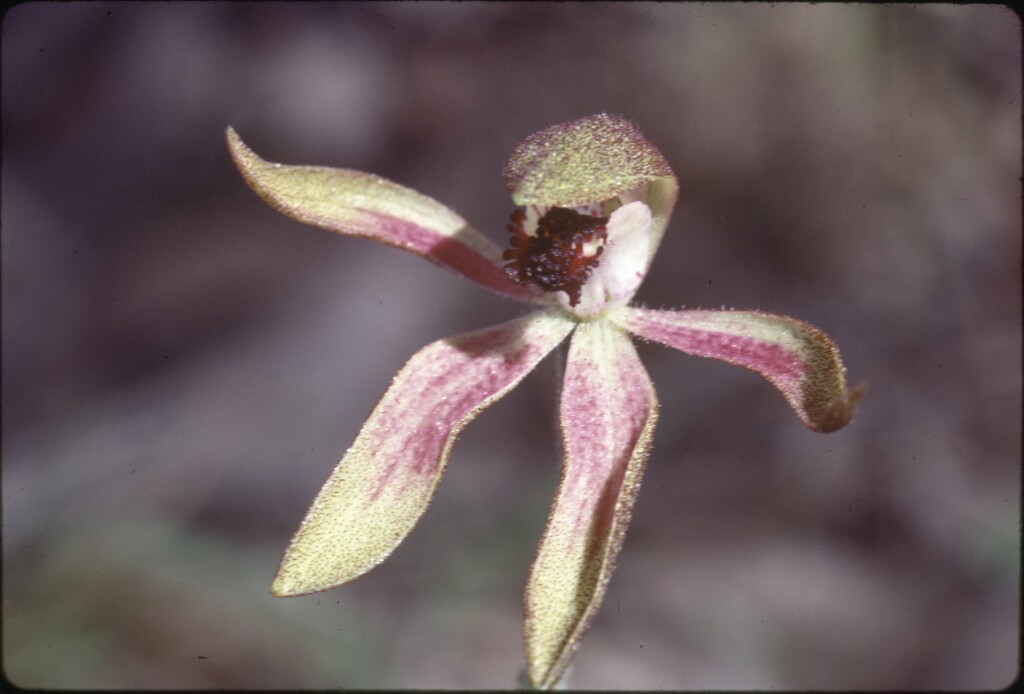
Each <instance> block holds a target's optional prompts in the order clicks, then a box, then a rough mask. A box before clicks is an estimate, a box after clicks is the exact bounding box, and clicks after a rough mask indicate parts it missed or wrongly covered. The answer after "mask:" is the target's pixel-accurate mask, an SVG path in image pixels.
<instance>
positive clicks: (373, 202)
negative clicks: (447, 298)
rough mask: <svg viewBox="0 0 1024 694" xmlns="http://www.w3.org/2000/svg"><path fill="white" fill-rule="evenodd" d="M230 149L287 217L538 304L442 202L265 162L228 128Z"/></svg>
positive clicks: (535, 294) (343, 175) (341, 172)
mask: <svg viewBox="0 0 1024 694" xmlns="http://www.w3.org/2000/svg"><path fill="white" fill-rule="evenodd" d="M227 140H228V148H229V149H230V151H231V156H232V158H233V159H234V160H235V164H236V165H237V166H238V169H239V171H241V173H242V176H243V177H244V178H245V180H246V182H247V183H248V184H249V186H250V187H251V188H252V189H253V190H254V191H256V193H258V194H259V196H260V197H262V198H263V199H264V201H266V202H267V204H269V205H270V206H271V207H273V208H274V209H276V210H278V211H279V212H281V213H282V214H285V215H287V216H289V217H292V218H293V219H297V220H298V221H300V222H305V223H307V224H313V225H315V226H319V227H322V228H324V229H328V230H330V231H334V232H337V233H340V234H345V235H349V236H357V237H362V238H367V239H372V240H374V241H379V242H381V243H385V244H388V245H390V246H395V247H397V248H401V249H403V250H407V251H411V252H413V253H415V254H417V255H420V256H422V257H424V258H426V259H427V260H430V261H432V262H434V263H437V264H438V265H440V266H442V267H445V268H447V269H449V270H452V271H453V272H456V273H458V274H460V275H462V276H464V277H466V278H467V279H469V280H471V281H473V282H475V283H477V284H479V285H481V286H483V287H485V288H487V289H490V290H492V291H495V292H497V293H499V294H503V295H505V296H509V297H512V298H516V299H520V300H523V301H532V302H539V301H540V300H541V297H542V293H541V292H540V291H539V290H537V289H536V288H535V287H520V286H518V285H515V284H513V283H512V282H511V281H510V280H509V279H508V277H507V276H506V275H505V273H504V272H503V271H502V269H501V268H502V265H503V261H502V259H501V249H500V248H498V246H496V245H495V244H494V243H492V242H491V241H490V240H488V239H487V238H486V237H485V236H483V235H482V234H480V232H478V231H477V230H476V229H473V228H472V227H471V226H469V225H468V224H467V223H466V221H465V220H464V219H462V217H460V216H459V215H457V214H455V213H454V212H452V211H451V210H449V209H448V208H447V207H445V206H444V205H442V204H441V203H439V202H437V201H435V200H433V199H431V198H429V197H427V196H426V195H422V194H420V193H417V192H416V191H414V190H412V189H410V188H406V187H404V186H400V185H398V184H397V183H392V182H391V181H388V180H385V179H383V178H380V177H378V176H374V175H372V174H367V173H362V172H360V171H351V170H349V169H334V168H328V167H322V166H285V165H282V164H272V163H270V162H267V161H264V160H263V159H261V158H260V157H259V156H257V155H256V154H255V153H254V152H253V151H252V150H251V149H249V148H248V147H247V146H246V145H245V143H244V142H242V140H241V138H239V137H238V134H237V133H235V131H234V130H233V129H231V128H228V131H227Z"/></svg>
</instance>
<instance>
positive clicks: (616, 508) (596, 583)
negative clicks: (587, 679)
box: [525, 321, 658, 689]
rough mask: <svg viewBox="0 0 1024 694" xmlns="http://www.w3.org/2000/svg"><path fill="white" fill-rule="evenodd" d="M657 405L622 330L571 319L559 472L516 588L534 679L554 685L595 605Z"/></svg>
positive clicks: (637, 482)
mask: <svg viewBox="0 0 1024 694" xmlns="http://www.w3.org/2000/svg"><path fill="white" fill-rule="evenodd" d="M657 412H658V401H657V397H656V396H655V393H654V387H653V386H652V385H651V381H650V378H649V377H648V375H647V372H646V370H645V369H644V367H643V365H642V364H641V363H640V360H639V358H638V357H637V354H636V349H635V348H634V347H633V343H632V342H631V341H630V339H629V337H628V336H627V335H626V334H625V333H623V332H622V331H621V330H619V329H618V328H617V327H616V326H614V325H611V324H609V323H607V322H606V321H595V322H590V323H583V324H581V325H580V326H579V328H577V330H576V333H575V334H574V335H573V338H572V343H571V346H570V348H569V357H568V360H567V364H566V369H565V383H564V387H563V391H562V408H561V420H562V436H563V445H564V447H565V463H564V465H563V468H562V478H561V481H560V483H559V488H558V494H557V496H556V498H555V502H554V506H553V507H552V509H551V514H550V516H549V518H548V523H547V527H546V528H545V530H544V537H543V539H542V540H541V545H540V548H539V549H538V551H537V557H536V559H535V560H534V563H533V567H532V569H531V571H530V578H529V581H528V583H527V590H526V603H525V608H526V628H525V636H526V652H527V661H528V663H529V674H530V679H531V680H532V682H533V684H534V685H535V686H536V687H539V688H543V689H547V688H551V687H553V686H555V685H557V684H558V681H559V679H560V678H561V677H562V675H563V674H564V673H565V669H566V667H567V666H568V664H569V661H570V659H571V658H572V655H573V653H574V651H575V650H576V646H577V644H578V642H579V640H580V638H581V637H582V636H583V634H584V632H585V631H586V629H587V627H588V626H589V625H590V622H591V621H592V620H593V618H594V615H595V614H596V613H597V610H598V608H599V607H600V605H601V601H602V599H603V598H604V594H605V589H606V587H607V585H608V580H609V578H610V577H611V573H612V569H613V568H614V564H615V558H616V556H617V555H618V553H619V549H620V547H621V546H622V540H623V537H624V535H625V532H626V526H627V525H628V524H629V518H630V515H631V512H632V508H633V502H634V500H635V498H636V493H637V490H638V488H639V485H640V477H641V474H642V473H643V467H644V462H645V460H646V457H647V452H648V449H649V448H650V443H651V438H652V436H653V433H654V425H655V422H656V420H657Z"/></svg>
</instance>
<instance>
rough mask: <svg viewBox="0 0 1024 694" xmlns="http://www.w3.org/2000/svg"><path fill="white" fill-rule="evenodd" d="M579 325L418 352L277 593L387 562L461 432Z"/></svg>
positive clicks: (460, 340) (458, 340)
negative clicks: (385, 560)
mask: <svg viewBox="0 0 1024 694" xmlns="http://www.w3.org/2000/svg"><path fill="white" fill-rule="evenodd" d="M573 326H574V323H573V322H572V321H571V320H569V319H567V318H565V317H563V316H561V315H560V314H555V313H534V314H531V315H529V316H526V317H524V318H520V319H517V320H514V321H510V322H508V323H503V324H501V325H498V326H495V327H492V328H487V329H484V330H477V331H474V332H470V333H464V334H462V335H458V336H455V337H451V338H446V339H444V340H439V341H437V342H434V343H432V344H430V345H427V346H426V347H424V348H423V349H422V350H420V351H419V352H417V353H416V354H415V355H414V356H413V357H412V358H411V359H410V360H409V361H408V363H406V365H405V366H403V367H402V369H401V370H400V371H399V372H398V374H397V375H396V376H395V378H394V380H393V381H392V384H391V387H390V388H388V390H387V392H386V393H385V394H384V397H383V398H381V400H380V402H379V403H378V404H377V406H376V408H374V410H373V412H372V413H371V414H370V417H369V419H367V421H366V423H365V424H364V425H363V428H362V430H361V431H360V432H359V435H358V437H357V438H356V441H355V443H353V444H352V447H351V448H349V450H348V451H347V453H346V454H345V457H344V458H343V459H342V460H341V462H340V463H339V464H338V466H337V467H336V468H335V469H334V472H332V473H331V475H330V477H329V478H328V479H327V482H326V483H325V484H324V486H323V487H322V488H321V490H320V493H319V494H318V495H317V497H316V499H315V500H314V501H313V504H312V506H311V507H310V509H309V511H308V512H307V514H306V517H305V519H304V520H303V521H302V524H301V526H300V527H299V529H298V531H297V532H296V533H295V536H294V538H293V539H292V541H291V544H290V545H289V547H288V549H287V550H286V552H285V555H284V558H283V559H282V561H281V566H280V568H279V569H278V572H277V576H276V577H275V579H274V582H273V585H272V588H271V592H272V593H273V594H274V595H277V596H291V595H302V594H306V593H312V592H316V591H320V590H326V589H328V588H332V587H334V586H337V585H340V584H342V583H345V582H346V581H349V580H351V579H353V578H356V577H357V576H360V575H362V574H363V573H365V572H367V571H369V570H370V569H372V568H373V567H374V566H376V565H377V564H379V563H380V562H382V561H383V560H384V559H385V558H386V557H387V556H388V555H389V554H391V552H392V551H393V550H394V549H395V547H396V546H397V545H398V544H399V543H400V542H401V541H402V540H403V539H404V538H405V536H406V535H407V534H408V533H409V531H410V530H412V528H413V526H414V525H415V524H416V522H417V521H418V520H419V518H420V516H421V515H422V514H423V512H424V511H425V510H426V508H427V505H428V503H429V502H430V499H431V498H432V496H433V494H434V489H435V488H436V486H437V483H438V482H439V480H440V478H441V475H442V473H443V472H444V468H445V466H446V465H447V462H448V455H449V453H450V451H451V448H452V445H453V444H454V442H455V439H456V437H457V436H458V434H459V432H460V431H462V429H463V428H464V427H465V426H466V425H467V424H468V423H469V422H470V421H472V420H473V419H474V418H475V417H476V416H477V415H478V414H480V412H482V411H483V410H484V409H485V408H487V407H488V406H490V405H491V404H493V403H494V402H495V401H497V400H498V399H499V398H501V397H502V396H504V395H505V394H506V393H507V392H509V391H510V390H511V389H512V388H513V387H514V386H515V385H516V384H517V383H519V381H521V380H522V379H523V377H525V376H526V374H527V373H529V372H530V371H531V370H532V369H533V368H534V366H536V364H537V362H538V361H540V360H541V359H542V358H543V357H544V356H545V355H546V354H547V353H548V352H550V351H551V350H552V349H553V348H554V347H555V346H556V345H557V344H558V343H559V342H561V341H562V340H563V339H564V338H565V337H566V335H568V334H569V332H570V331H571V330H572V328H573Z"/></svg>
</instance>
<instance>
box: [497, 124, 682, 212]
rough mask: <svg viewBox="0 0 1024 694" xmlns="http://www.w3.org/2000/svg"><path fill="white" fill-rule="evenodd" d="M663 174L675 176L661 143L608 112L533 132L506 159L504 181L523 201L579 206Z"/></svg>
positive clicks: (664, 176)
mask: <svg viewBox="0 0 1024 694" xmlns="http://www.w3.org/2000/svg"><path fill="white" fill-rule="evenodd" d="M659 178H670V179H672V180H673V182H674V180H675V175H674V174H673V173H672V169H671V167H669V165H668V162H667V161H665V157H664V156H662V154H661V152H660V151H659V150H658V148H657V147H655V146H654V145H653V144H651V143H650V142H649V141H648V140H647V139H646V138H645V137H644V136H643V135H641V134H640V131H639V130H637V129H636V127H635V126H634V125H633V124H632V123H630V122H629V121H627V120H625V119H623V118H620V117H618V116H611V115H608V114H605V113H601V114H597V115H594V116H588V117H586V118H580V119H578V120H573V121H569V122H567V123H561V124H559V125H553V126H551V127H550V128H545V129H544V130H541V131H540V132H538V133H535V134H533V135H530V136H529V137H528V138H526V139H525V140H523V141H522V142H520V143H519V144H518V145H516V147H515V149H514V150H513V151H512V154H511V156H510V157H509V160H508V163H507V164H506V165H505V185H506V186H508V189H509V192H510V193H511V194H512V199H513V200H514V201H515V203H516V204H517V205H524V206H525V205H540V206H544V207H553V206H559V207H580V206H583V205H587V204H590V203H594V202H601V201H603V200H609V199H611V198H613V197H615V196H616V195H620V194H622V193H625V192H627V191H630V190H634V189H636V188H639V187H640V186H642V185H643V184H645V183H652V182H654V181H655V180H657V179H659Z"/></svg>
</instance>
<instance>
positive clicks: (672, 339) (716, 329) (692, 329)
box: [610, 307, 864, 432]
mask: <svg viewBox="0 0 1024 694" xmlns="http://www.w3.org/2000/svg"><path fill="white" fill-rule="evenodd" d="M610 318H611V320H613V321H615V322H616V323H617V324H618V325H620V326H622V327H623V328H625V329H626V330H628V331H630V332H631V333H633V334H634V335H637V336H639V337H643V338H646V339H648V340H653V341H655V342H660V343H662V344H665V345H668V346H669V347H674V348H676V349H678V350H680V351H681V352H686V353H687V354H694V355H697V356H701V357H712V358H714V359H721V360H722V361H726V362H729V363H730V364H737V365H739V366H743V367H745V368H747V369H750V370H752V371H756V372H757V373H759V374H761V375H762V376H764V377H765V378H767V379H768V380H769V381H770V382H771V383H772V385H774V386H775V387H776V388H778V389H779V391H780V392H781V393H782V395H783V396H784V397H785V398H786V400H787V401H788V402H789V404H790V406H791V407H792V408H793V410H794V411H795V412H796V414H797V416H798V417H799V418H800V420H801V421H802V422H803V423H804V424H805V425H806V426H807V427H808V428H809V429H812V430H813V431H820V432H830V431H835V430H836V429H839V428H841V427H843V426H845V425H846V424H847V423H848V422H849V421H850V420H851V419H852V418H853V413H854V410H855V409H856V407H857V403H858V401H859V400H860V397H861V395H862V394H863V391H864V384H861V385H859V386H857V387H856V388H854V389H853V390H849V389H847V386H846V375H845V372H846V369H845V368H844V366H843V362H842V359H841V358H840V356H839V350H838V349H837V348H836V346H835V344H834V343H833V342H832V340H831V339H829V337H828V335H826V334H825V333H823V332H821V331H820V330H818V329H817V328H815V327H813V326H811V325H808V324H807V323H804V322H803V321H799V320H796V319H795V318H789V317H787V316H779V315H774V314H771V313H761V312H760V311H653V310H648V309H640V308H631V307H630V308H625V309H623V310H621V311H618V312H616V313H615V314H614V315H613V316H610Z"/></svg>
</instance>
